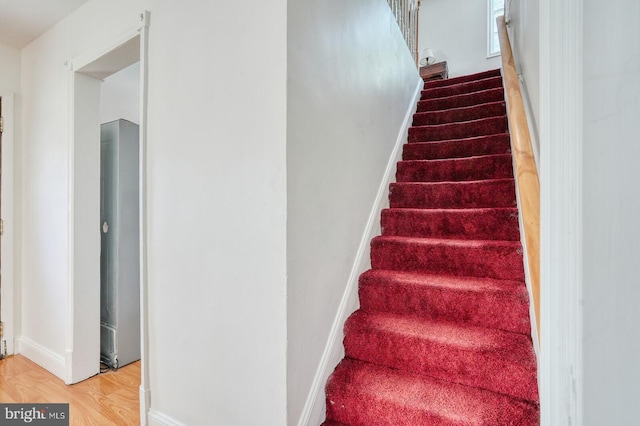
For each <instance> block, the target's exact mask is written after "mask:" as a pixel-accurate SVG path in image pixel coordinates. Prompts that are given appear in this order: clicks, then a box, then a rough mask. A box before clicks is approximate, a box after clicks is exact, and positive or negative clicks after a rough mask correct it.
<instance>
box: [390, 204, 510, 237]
mask: <svg viewBox="0 0 640 426" xmlns="http://www.w3.org/2000/svg"><path fill="white" fill-rule="evenodd" d="M380 224H381V226H382V235H396V236H407V237H409V236H414V237H429V236H433V237H435V236H437V237H440V238H447V239H456V238H457V239H462V240H473V239H475V240H509V241H516V240H520V226H519V223H518V210H517V208H515V207H500V208H475V209H467V208H460V209H419V208H392V209H391V208H389V209H383V210H382V212H381V219H380Z"/></svg>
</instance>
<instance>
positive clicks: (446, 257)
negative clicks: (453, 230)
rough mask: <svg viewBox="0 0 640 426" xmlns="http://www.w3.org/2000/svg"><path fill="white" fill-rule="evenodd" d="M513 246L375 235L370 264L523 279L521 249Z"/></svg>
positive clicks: (398, 269)
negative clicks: (425, 240) (453, 242)
mask: <svg viewBox="0 0 640 426" xmlns="http://www.w3.org/2000/svg"><path fill="white" fill-rule="evenodd" d="M516 245H518V246H519V244H517V243H516V244H514V243H511V244H508V245H507V244H506V243H505V244H503V245H498V244H489V243H485V244H479V245H473V246H466V245H459V244H455V245H454V244H442V243H434V244H429V243H423V242H421V243H417V242H405V241H401V240H398V239H386V237H378V238H375V239H374V240H373V241H372V243H371V267H372V269H386V270H392V271H424V272H430V273H438V274H445V275H461V276H467V277H487V278H497V279H504V280H518V281H524V269H523V266H522V249H521V248H519V247H518V248H516V247H515V246H516Z"/></svg>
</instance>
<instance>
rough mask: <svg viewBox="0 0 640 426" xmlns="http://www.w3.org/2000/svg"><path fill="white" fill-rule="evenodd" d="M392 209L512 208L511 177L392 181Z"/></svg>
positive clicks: (512, 190)
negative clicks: (455, 180) (441, 181)
mask: <svg viewBox="0 0 640 426" xmlns="http://www.w3.org/2000/svg"><path fill="white" fill-rule="evenodd" d="M389 191H390V194H389V203H390V207H391V208H423V209H438V208H484V207H515V206H516V193H515V184H514V181H513V179H505V180H497V181H487V182H477V181H476V182H454V183H392V184H390V186H389Z"/></svg>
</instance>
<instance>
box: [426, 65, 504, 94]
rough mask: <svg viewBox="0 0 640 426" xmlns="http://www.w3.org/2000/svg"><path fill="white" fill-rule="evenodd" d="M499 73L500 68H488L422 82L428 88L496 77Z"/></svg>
mask: <svg viewBox="0 0 640 426" xmlns="http://www.w3.org/2000/svg"><path fill="white" fill-rule="evenodd" d="M499 75H501V74H500V70H499V69H496V70H490V71H483V72H480V73H477V74H471V75H464V76H460V77H453V78H447V79H444V80H431V81H427V82H425V83H424V88H425V89H430V88H434V87H442V86H452V85H454V84H460V83H465V82H468V81H476V80H484V79H485V78H490V77H497V76H499Z"/></svg>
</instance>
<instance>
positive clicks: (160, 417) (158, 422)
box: [148, 408, 186, 426]
mask: <svg viewBox="0 0 640 426" xmlns="http://www.w3.org/2000/svg"><path fill="white" fill-rule="evenodd" d="M148 424H149V426H186V425H185V424H184V423H182V422H179V421H178V420H176V419H174V418H173V417H170V416H167V415H166V414H164V413H162V412H160V411H156V410H154V409H153V408H152V409H150V410H149V423H148Z"/></svg>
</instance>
